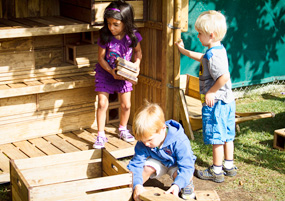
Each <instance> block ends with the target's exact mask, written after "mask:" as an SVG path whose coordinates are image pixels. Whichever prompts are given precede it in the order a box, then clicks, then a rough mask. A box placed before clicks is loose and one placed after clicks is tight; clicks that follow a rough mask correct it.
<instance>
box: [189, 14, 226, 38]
mask: <svg viewBox="0 0 285 201" xmlns="http://www.w3.org/2000/svg"><path fill="white" fill-rule="evenodd" d="M195 29H196V30H197V31H198V32H202V33H205V34H211V33H214V35H215V41H221V40H222V39H223V38H224V36H225V35H226V33H227V22H226V18H225V16H224V15H223V14H222V13H220V12H218V11H215V10H209V11H205V12H203V13H202V14H200V15H199V17H198V18H197V20H196V22H195Z"/></svg>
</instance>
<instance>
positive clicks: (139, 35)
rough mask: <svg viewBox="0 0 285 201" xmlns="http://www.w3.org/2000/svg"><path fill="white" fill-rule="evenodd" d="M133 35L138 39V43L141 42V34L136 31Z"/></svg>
mask: <svg viewBox="0 0 285 201" xmlns="http://www.w3.org/2000/svg"><path fill="white" fill-rule="evenodd" d="M135 35H136V37H137V39H138V42H141V40H142V36H141V34H140V33H139V32H137V31H136V32H135Z"/></svg>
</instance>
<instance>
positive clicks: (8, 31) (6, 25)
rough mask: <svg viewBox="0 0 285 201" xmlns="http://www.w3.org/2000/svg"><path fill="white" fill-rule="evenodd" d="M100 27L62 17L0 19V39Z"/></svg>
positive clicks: (91, 29)
mask: <svg viewBox="0 0 285 201" xmlns="http://www.w3.org/2000/svg"><path fill="white" fill-rule="evenodd" d="M136 24H137V26H138V27H142V26H144V23H140V22H138V23H136ZM101 27H102V26H91V25H90V24H89V23H86V22H82V21H79V20H74V19H71V18H67V17H63V16H48V17H29V18H12V19H0V39H2V38H17V37H29V36H43V35H55V34H69V33H80V32H89V31H98V30H99V29H100V28H101Z"/></svg>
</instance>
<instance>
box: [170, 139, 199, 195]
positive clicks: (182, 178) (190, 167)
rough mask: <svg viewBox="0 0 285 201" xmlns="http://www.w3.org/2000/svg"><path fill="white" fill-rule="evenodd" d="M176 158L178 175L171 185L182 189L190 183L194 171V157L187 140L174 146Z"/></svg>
mask: <svg viewBox="0 0 285 201" xmlns="http://www.w3.org/2000/svg"><path fill="white" fill-rule="evenodd" d="M176 147H177V148H176V149H177V150H176V157H177V166H178V169H179V174H178V175H177V176H176V178H175V179H174V182H173V184H176V185H177V186H179V188H180V189H181V188H184V187H185V186H187V185H188V184H189V182H190V179H191V178H192V176H193V174H194V170H195V160H196V156H195V155H194V154H193V151H192V149H191V145H190V142H189V140H188V139H187V140H184V141H183V142H181V143H180V144H177V145H176ZM185 153H187V154H185Z"/></svg>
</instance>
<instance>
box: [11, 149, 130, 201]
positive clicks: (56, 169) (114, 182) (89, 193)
mask: <svg viewBox="0 0 285 201" xmlns="http://www.w3.org/2000/svg"><path fill="white" fill-rule="evenodd" d="M10 172H11V186H12V197H13V201H32V200H36V201H41V200H51V201H52V200H54V201H55V200H69V201H70V200H82V199H84V200H102V197H103V196H106V194H107V195H108V199H109V196H110V197H111V198H110V199H109V200H113V201H115V200H116V201H118V200H121V201H125V200H128V199H130V198H131V195H132V188H131V187H129V185H131V184H132V174H131V173H129V172H128V170H127V169H126V167H124V166H122V165H121V164H120V162H119V161H117V160H116V159H115V158H114V157H113V156H112V155H111V154H110V153H109V152H107V151H106V150H105V149H103V150H100V149H99V150H98V149H97V150H88V151H81V152H74V153H67V154H57V155H53V156H43V157H36V158H29V159H19V160H11V161H10ZM102 176H103V177H102ZM117 187H120V188H119V189H117ZM111 188H112V189H111ZM114 188H115V190H114ZM104 189H106V190H107V191H102V190H104Z"/></svg>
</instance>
